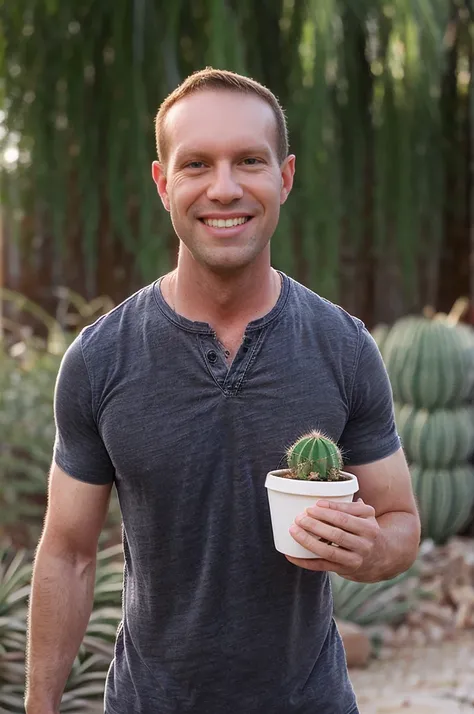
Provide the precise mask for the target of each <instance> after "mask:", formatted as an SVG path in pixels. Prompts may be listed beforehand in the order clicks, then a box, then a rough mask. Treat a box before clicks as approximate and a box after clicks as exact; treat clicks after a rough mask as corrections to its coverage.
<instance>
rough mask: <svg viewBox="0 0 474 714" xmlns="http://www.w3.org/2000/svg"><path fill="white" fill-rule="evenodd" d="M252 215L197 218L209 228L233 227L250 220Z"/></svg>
mask: <svg viewBox="0 0 474 714" xmlns="http://www.w3.org/2000/svg"><path fill="white" fill-rule="evenodd" d="M251 218H252V216H239V217H238V218H200V219H199V220H200V221H202V222H203V223H205V224H206V226H210V227H211V228H233V227H234V226H241V225H243V224H244V223H247V222H248V221H250V220H251Z"/></svg>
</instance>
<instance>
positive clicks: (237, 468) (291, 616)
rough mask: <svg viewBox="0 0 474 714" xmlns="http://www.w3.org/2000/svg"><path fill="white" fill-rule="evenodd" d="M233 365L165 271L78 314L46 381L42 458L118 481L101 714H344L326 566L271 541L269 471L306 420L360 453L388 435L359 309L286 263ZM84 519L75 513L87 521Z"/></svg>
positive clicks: (379, 446)
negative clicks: (310, 285)
mask: <svg viewBox="0 0 474 714" xmlns="http://www.w3.org/2000/svg"><path fill="white" fill-rule="evenodd" d="M282 279H283V285H282V290H281V294H280V297H279V299H278V302H277V304H276V305H275V307H274V308H273V309H272V310H271V312H269V313H268V314H267V315H266V316H265V317H263V318H261V319H258V320H255V321H254V322H251V323H250V324H249V325H248V327H247V330H246V334H245V338H244V340H243V343H242V346H241V348H240V350H239V352H238V354H237V356H236V357H235V359H234V361H233V363H232V365H231V367H230V368H229V369H228V367H227V366H226V363H225V357H224V354H223V352H222V350H221V348H220V346H219V343H218V342H217V341H216V339H215V336H214V333H213V331H212V329H211V328H210V326H209V325H208V324H206V323H200V322H191V321H190V320H187V319H185V318H183V317H181V316H179V315H177V314H176V313H174V312H173V311H172V309H171V308H170V307H169V306H168V305H167V304H166V303H165V301H164V300H163V297H162V295H161V292H160V281H156V282H155V283H153V284H152V285H149V286H147V287H145V288H144V289H142V290H140V291H139V292H138V293H136V294H135V295H133V296H131V297H130V298H129V299H128V300H126V301H125V302H124V303H122V304H121V305H119V306H118V307H117V308H115V309H114V310H112V311H111V312H110V313H108V314H107V315H105V316H104V317H101V318H100V319H99V320H98V321H97V322H96V323H95V324H93V325H91V326H89V327H87V328H86V329H84V330H83V331H82V333H81V335H80V337H79V338H77V339H76V341H75V342H74V344H73V345H72V346H71V347H70V349H69V350H68V352H67V354H66V355H65V357H64V360H63V363H62V366H61V369H60V372H59V375H58V381H57V387H56V393H55V416H56V423H57V437H56V443H55V460H56V462H57V464H58V465H59V466H60V467H61V468H62V469H63V470H64V471H65V472H66V473H68V474H70V475H71V476H72V477H74V478H76V479H79V480H81V481H85V482H87V483H91V484H106V483H109V482H112V481H115V485H116V488H117V493H118V497H119V501H120V506H121V509H122V516H123V544H124V553H125V569H124V592H123V621H122V623H121V624H120V627H119V630H118V633H117V641H116V646H115V657H114V660H113V662H112V664H111V667H110V670H109V674H108V678H107V685H106V695H105V712H106V714H132V712H133V713H134V714H135V713H136V712H139V713H141V714H186V713H187V712H192V713H193V714H224V713H227V712H230V713H232V714H352V713H353V712H357V706H356V700H355V696H354V692H353V690H352V686H351V684H350V681H349V678H348V673H347V669H346V661H345V655H344V649H343V645H342V642H341V639H340V636H339V633H338V631H337V628H336V625H335V623H334V620H333V603H332V597H331V590H330V580H329V577H328V574H327V573H314V572H310V571H307V570H304V569H302V568H299V567H296V566H295V565H292V564H291V563H289V562H288V561H287V560H286V558H285V557H284V556H283V555H282V554H280V553H278V552H277V551H276V550H275V547H274V544H273V536H272V529H271V522H270V514H269V508H268V500H267V493H266V489H265V487H264V481H265V476H266V474H267V472H268V471H270V470H271V469H275V468H278V467H279V466H280V467H281V465H282V464H283V463H284V455H285V449H286V447H287V446H289V445H290V443H291V442H292V441H293V440H295V439H296V438H297V437H299V436H300V435H302V433H304V432H305V431H307V430H310V429H315V428H317V429H322V430H323V431H325V432H326V433H327V434H328V435H330V436H331V437H332V438H333V439H335V440H337V441H338V442H339V443H340V445H341V446H342V448H343V450H344V454H345V462H346V464H347V465H350V464H363V463H368V462H371V461H375V460H377V459H381V458H383V457H385V456H388V455H389V454H392V453H393V452H395V451H396V450H397V449H398V448H399V447H400V442H399V438H398V435H397V433H396V429H395V424H394V420H393V409H392V397H391V390H390V384H389V381H388V378H387V374H386V371H385V368H384V365H383V362H382V359H381V357H380V354H379V351H378V349H377V347H376V345H375V342H374V341H373V339H372V337H371V336H370V334H369V333H368V331H367V330H366V328H365V327H364V325H363V324H362V322H360V321H359V320H358V319H356V318H354V317H352V316H350V315H348V314H347V313H346V312H345V311H344V310H342V309H341V308H340V307H338V306H336V305H334V304H332V303H330V302H328V301H327V300H324V299H322V298H321V297H319V296H318V295H316V294H315V293H313V292H311V291H310V290H308V289H307V288H305V287H304V286H302V285H300V284H299V283H297V282H296V281H294V280H292V279H291V278H289V277H287V276H286V275H283V274H282ZM84 528H87V522H85V523H84Z"/></svg>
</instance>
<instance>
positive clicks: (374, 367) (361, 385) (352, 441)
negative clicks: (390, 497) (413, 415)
mask: <svg viewBox="0 0 474 714" xmlns="http://www.w3.org/2000/svg"><path fill="white" fill-rule="evenodd" d="M360 340H361V342H360V344H361V346H360V349H359V358H358V360H357V363H356V368H355V372H354V381H353V384H352V394H351V398H350V411H349V419H348V421H347V424H346V426H345V428H344V431H343V433H342V436H341V438H340V442H339V443H340V446H341V448H342V454H343V459H344V463H345V464H346V465H353V466H356V465H361V464H367V463H371V462H373V461H378V460H379V459H383V458H385V457H386V456H390V455H391V454H393V453H395V452H396V451H398V449H399V448H400V446H401V442H400V438H399V436H398V433H397V428H396V425H395V418H394V409H393V396H392V388H391V385H390V380H389V377H388V374H387V370H386V368H385V364H384V362H383V359H382V356H381V354H380V351H379V348H378V347H377V344H376V343H375V340H374V339H373V337H372V335H371V334H370V332H369V331H368V330H367V328H366V327H365V326H362V327H361V332H360Z"/></svg>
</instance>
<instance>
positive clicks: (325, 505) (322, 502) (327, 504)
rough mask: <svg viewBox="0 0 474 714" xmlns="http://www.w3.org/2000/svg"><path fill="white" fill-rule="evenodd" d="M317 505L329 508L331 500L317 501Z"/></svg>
mask: <svg viewBox="0 0 474 714" xmlns="http://www.w3.org/2000/svg"><path fill="white" fill-rule="evenodd" d="M316 505H317V506H320V507H321V508H329V502H328V501H317V502H316Z"/></svg>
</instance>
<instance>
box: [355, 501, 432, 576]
mask: <svg viewBox="0 0 474 714" xmlns="http://www.w3.org/2000/svg"><path fill="white" fill-rule="evenodd" d="M377 523H378V524H379V526H380V534H379V538H378V542H377V546H376V550H375V555H376V562H375V563H374V567H373V570H371V572H370V579H367V580H365V579H364V581H365V582H378V581H380V580H389V579H390V578H394V577H395V576H396V575H398V574H399V573H403V572H405V571H406V570H408V568H410V566H411V565H413V563H414V562H415V560H416V557H417V555H418V548H419V545H420V527H419V519H418V517H417V516H415V515H414V514H412V513H405V512H402V511H394V512H391V513H384V514H383V515H381V516H379V517H378V518H377Z"/></svg>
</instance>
